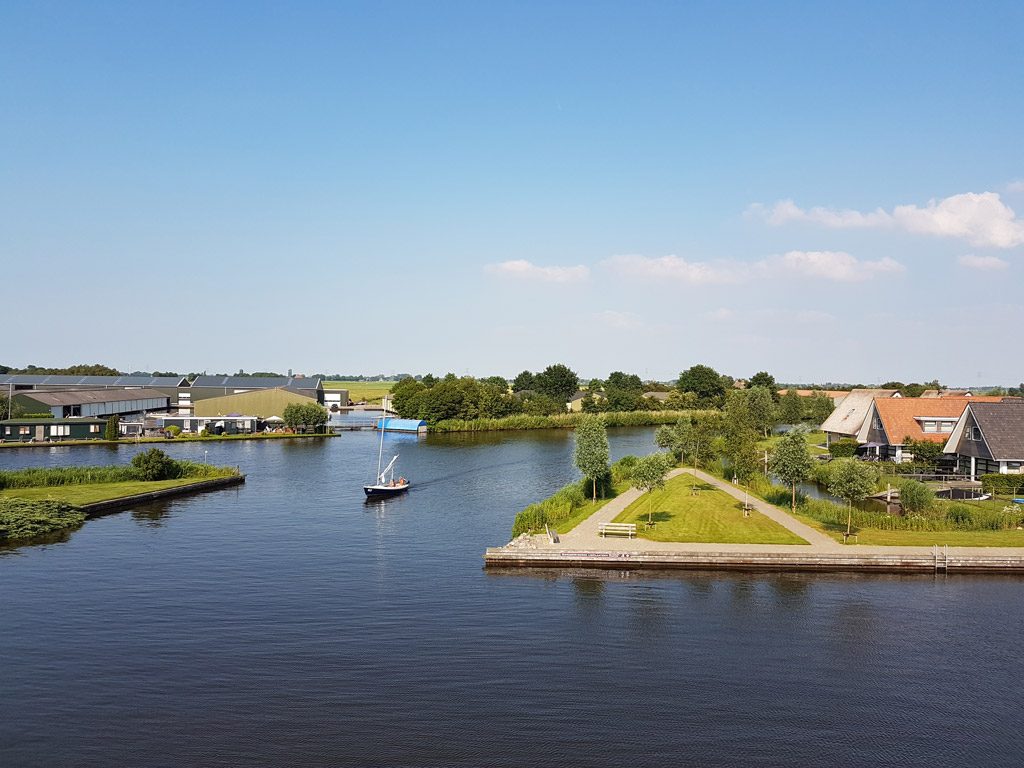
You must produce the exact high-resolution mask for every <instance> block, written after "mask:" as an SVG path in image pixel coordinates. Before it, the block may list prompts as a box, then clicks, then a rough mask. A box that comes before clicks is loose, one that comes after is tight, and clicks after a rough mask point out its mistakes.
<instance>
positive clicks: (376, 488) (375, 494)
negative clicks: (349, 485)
mask: <svg viewBox="0 0 1024 768" xmlns="http://www.w3.org/2000/svg"><path fill="white" fill-rule="evenodd" d="M408 490H409V483H406V484H405V485H364V486H363V491H365V492H366V495H367V496H368V497H369V498H371V499H377V498H384V497H386V496H397V495H398V494H400V493H405V492H406V491H408Z"/></svg>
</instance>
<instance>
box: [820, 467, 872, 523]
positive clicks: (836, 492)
mask: <svg viewBox="0 0 1024 768" xmlns="http://www.w3.org/2000/svg"><path fill="white" fill-rule="evenodd" d="M829 469H830V472H829V480H828V492H829V493H831V494H832V495H833V496H838V497H839V498H841V499H845V500H846V503H847V512H846V533H847V534H849V533H850V524H851V522H852V520H853V502H855V501H859V500H860V499H863V498H864V497H865V496H867V495H868V494H869V493H871V491H873V490H874V489H875V484H876V483H877V482H878V472H877V471H876V470H875V468H874V467H872V466H871V465H869V464H865V463H864V462H862V461H857V459H835V460H834V461H833V462H832V464H831V466H830V467H829Z"/></svg>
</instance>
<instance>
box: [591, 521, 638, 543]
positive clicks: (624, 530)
mask: <svg viewBox="0 0 1024 768" xmlns="http://www.w3.org/2000/svg"><path fill="white" fill-rule="evenodd" d="M597 532H598V533H599V534H600V535H601V536H607V535H609V534H615V535H616V536H627V537H629V538H631V539H632V538H633V537H634V536H636V523H601V525H600V526H599V527H598V529H597Z"/></svg>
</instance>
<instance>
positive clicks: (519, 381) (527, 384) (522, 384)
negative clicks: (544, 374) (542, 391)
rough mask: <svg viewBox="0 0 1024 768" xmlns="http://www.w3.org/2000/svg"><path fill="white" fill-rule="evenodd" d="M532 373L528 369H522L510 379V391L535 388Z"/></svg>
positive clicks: (523, 390)
mask: <svg viewBox="0 0 1024 768" xmlns="http://www.w3.org/2000/svg"><path fill="white" fill-rule="evenodd" d="M535 388H536V385H535V383H534V375H533V374H532V373H531V372H530V371H523V372H522V373H520V374H519V375H518V376H516V377H515V378H514V379H512V391H513V392H525V391H527V390H532V389H535Z"/></svg>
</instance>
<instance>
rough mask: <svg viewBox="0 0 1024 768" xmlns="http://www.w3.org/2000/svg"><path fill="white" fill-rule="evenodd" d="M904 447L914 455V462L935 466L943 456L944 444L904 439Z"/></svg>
mask: <svg viewBox="0 0 1024 768" xmlns="http://www.w3.org/2000/svg"><path fill="white" fill-rule="evenodd" d="M903 447H904V448H905V449H906V450H908V451H910V452H911V453H913V454H914V461H915V462H919V463H922V464H929V465H931V464H934V463H935V462H936V461H937V460H938V459H939V458H940V457H941V456H942V449H943V447H944V444H943V443H933V442H930V441H928V440H912V439H910V438H909V437H907V438H904V440H903Z"/></svg>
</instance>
